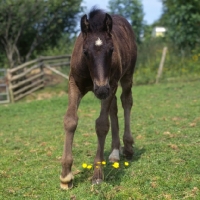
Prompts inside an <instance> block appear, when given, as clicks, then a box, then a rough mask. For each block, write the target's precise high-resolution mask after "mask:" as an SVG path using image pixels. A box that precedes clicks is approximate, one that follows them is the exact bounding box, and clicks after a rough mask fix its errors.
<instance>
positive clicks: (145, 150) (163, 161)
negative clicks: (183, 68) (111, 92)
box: [0, 81, 200, 200]
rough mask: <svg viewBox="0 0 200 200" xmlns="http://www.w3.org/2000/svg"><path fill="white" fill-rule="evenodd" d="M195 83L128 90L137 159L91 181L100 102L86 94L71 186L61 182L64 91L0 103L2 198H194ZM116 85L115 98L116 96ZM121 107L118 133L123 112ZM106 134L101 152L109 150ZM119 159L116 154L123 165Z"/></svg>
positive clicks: (199, 114)
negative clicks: (97, 182)
mask: <svg viewBox="0 0 200 200" xmlns="http://www.w3.org/2000/svg"><path fill="white" fill-rule="evenodd" d="M199 88H200V81H193V82H179V83H171V84H158V85H148V86H135V87H133V95H134V107H133V109H132V121H131V127H132V132H133V135H134V138H135V157H134V159H133V161H132V162H130V166H129V167H128V168H124V167H123V168H119V169H112V168H111V167H110V165H109V164H108V165H107V166H106V167H105V169H104V172H105V177H106V181H105V182H104V183H103V184H102V185H100V186H94V187H92V186H91V183H90V180H91V176H92V171H85V170H84V169H82V167H81V165H82V163H83V162H86V163H93V158H94V155H95V151H96V143H97V142H96V140H97V139H96V135H95V127H94V121H95V119H96V118H97V116H98V113H99V106H100V102H99V101H98V100H97V99H96V98H95V97H94V95H93V94H91V93H89V94H88V95H86V96H85V97H84V99H83V100H82V102H81V105H80V109H79V125H78V128H77V131H76V134H75V139H74V144H73V154H74V165H73V172H74V174H75V181H74V188H73V189H72V190H69V191H62V190H61V189H60V187H59V175H60V172H61V165H60V159H61V155H62V150H63V140H64V131H63V124H62V123H63V116H64V114H65V111H66V108H67V96H61V97H53V98H50V99H47V100H40V101H32V102H28V103H25V102H21V103H20V102H19V103H16V104H10V105H1V106H0V199H3V200H5V199H9V200H10V199H20V200H21V199H48V200H49V199H59V200H62V199H63V200H64V199H66V200H68V199H71V200H102V199H114V200H130V199H137V200H138V199H144V200H146V199H168V200H169V199H173V200H174V199H200V92H199ZM120 91H121V89H120V88H119V90H118V93H117V95H118V96H119V95H120ZM118 104H119V113H118V115H119V121H120V122H119V123H120V127H121V131H120V133H121V134H122V132H123V131H122V128H123V115H122V113H123V110H122V108H121V103H120V101H118ZM110 140H111V137H110V133H109V134H108V136H107V140H106V146H105V157H106V158H107V157H108V155H109V151H110ZM123 161H124V159H123V158H122V161H121V162H123Z"/></svg>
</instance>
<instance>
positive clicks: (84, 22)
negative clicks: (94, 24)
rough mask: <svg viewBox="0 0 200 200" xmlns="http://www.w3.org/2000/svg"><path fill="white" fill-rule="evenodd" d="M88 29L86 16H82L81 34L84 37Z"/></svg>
mask: <svg viewBox="0 0 200 200" xmlns="http://www.w3.org/2000/svg"><path fill="white" fill-rule="evenodd" d="M89 29H90V24H89V21H88V19H87V15H84V16H83V17H82V18H81V32H82V33H83V35H84V36H86V35H87V33H88V32H89Z"/></svg>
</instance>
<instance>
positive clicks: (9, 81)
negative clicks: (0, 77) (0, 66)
mask: <svg viewBox="0 0 200 200" xmlns="http://www.w3.org/2000/svg"><path fill="white" fill-rule="evenodd" d="M11 76H12V73H11V72H10V70H9V69H8V70H7V79H8V88H9V93H10V101H11V103H14V94H13V89H12V82H11V80H12V79H11Z"/></svg>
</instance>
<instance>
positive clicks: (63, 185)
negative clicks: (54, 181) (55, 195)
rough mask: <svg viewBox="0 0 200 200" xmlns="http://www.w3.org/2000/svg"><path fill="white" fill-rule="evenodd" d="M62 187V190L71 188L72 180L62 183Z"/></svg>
mask: <svg viewBox="0 0 200 200" xmlns="http://www.w3.org/2000/svg"><path fill="white" fill-rule="evenodd" d="M60 188H61V189H62V190H69V189H71V188H73V182H72V181H70V182H69V183H62V182H61V183H60Z"/></svg>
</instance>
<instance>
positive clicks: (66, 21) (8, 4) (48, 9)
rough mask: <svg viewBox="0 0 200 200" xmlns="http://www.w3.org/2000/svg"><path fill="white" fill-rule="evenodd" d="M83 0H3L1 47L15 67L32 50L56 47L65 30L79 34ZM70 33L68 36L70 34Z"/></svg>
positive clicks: (1, 6)
mask: <svg viewBox="0 0 200 200" xmlns="http://www.w3.org/2000/svg"><path fill="white" fill-rule="evenodd" d="M80 3H81V0H4V1H1V3H0V45H1V47H0V49H3V51H4V52H5V54H6V56H7V58H8V62H9V66H10V67H11V68H12V67H14V66H16V65H18V64H20V63H22V62H25V61H28V60H29V59H30V58H31V56H32V55H33V52H34V51H35V50H37V51H38V52H41V51H42V50H43V49H45V48H46V47H47V46H55V45H56V43H57V41H58V39H59V38H60V37H61V36H62V34H63V33H64V32H67V33H70V34H72V33H74V34H75V33H76V29H75V28H76V25H77V16H78V14H79V13H80V12H81V9H82V8H81V7H80ZM70 34H69V35H70Z"/></svg>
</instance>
